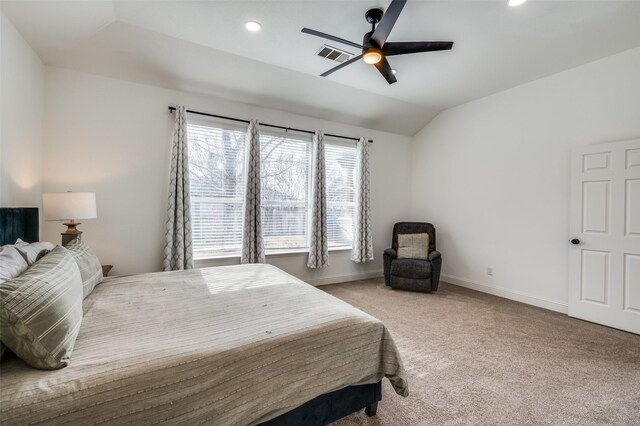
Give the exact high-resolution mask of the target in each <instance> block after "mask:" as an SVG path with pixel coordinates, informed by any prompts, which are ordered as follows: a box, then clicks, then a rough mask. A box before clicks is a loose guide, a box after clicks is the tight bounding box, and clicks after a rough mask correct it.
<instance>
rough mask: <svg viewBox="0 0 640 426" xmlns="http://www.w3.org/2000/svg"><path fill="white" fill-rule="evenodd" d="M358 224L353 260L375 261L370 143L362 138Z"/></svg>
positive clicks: (354, 237)
mask: <svg viewBox="0 0 640 426" xmlns="http://www.w3.org/2000/svg"><path fill="white" fill-rule="evenodd" d="M356 179H357V183H356V223H355V232H354V235H353V249H352V251H351V260H352V261H354V262H356V263H364V262H370V261H372V260H373V238H372V235H371V215H370V212H369V210H370V201H369V142H368V141H367V138H360V140H359V141H358V143H357V159H356Z"/></svg>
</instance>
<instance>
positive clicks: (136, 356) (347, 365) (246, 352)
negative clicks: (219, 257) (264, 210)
mask: <svg viewBox="0 0 640 426" xmlns="http://www.w3.org/2000/svg"><path fill="white" fill-rule="evenodd" d="M384 377H387V378H388V379H389V380H390V381H391V383H392V385H393V387H394V389H395V391H396V392H397V393H398V394H400V395H403V396H406V395H407V394H408V385H407V379H406V375H405V371H404V368H403V365H402V361H401V359H400V355H399V353H398V350H397V348H396V346H395V344H394V342H393V339H392V338H391V335H390V334H389V332H388V330H387V329H386V328H385V326H384V325H383V324H382V323H381V322H380V321H379V320H377V319H375V318H374V317H372V316H370V315H368V314H366V313H364V312H362V311H360V310H358V309H356V308H354V307H352V306H351V305H349V304H347V303H345V302H343V301H341V300H339V299H336V298H334V297H333V296H331V295H328V294H326V293H324V292H323V291H321V290H318V289H316V288H314V287H312V286H311V285H309V284H306V283H304V282H302V281H300V280H298V279H296V278H295V277H293V276H291V275H288V274H286V273H285V272H283V271H281V270H279V269H277V268H275V267H273V266H269V265H238V266H225V267H216V268H205V269H196V270H190V271H178V272H162V273H150V274H141V275H132V276H124V277H116V278H110V279H106V280H105V282H104V283H102V284H101V285H99V286H98V287H96V289H95V290H94V291H93V293H92V294H91V295H90V296H89V297H88V298H87V299H85V302H84V318H83V322H82V327H81V330H80V334H79V336H78V339H77V341H76V346H75V349H74V351H73V354H72V359H71V365H70V366H68V367H66V368H63V369H61V370H56V371H40V370H35V369H33V368H30V367H28V366H27V365H26V364H24V363H23V362H22V361H21V360H20V359H18V358H16V357H15V356H14V357H12V358H11V359H9V360H7V361H5V362H3V363H2V366H1V386H0V423H2V424H3V425H11V424H21V425H26V424H38V423H46V424H47V425H62V424H64V425H69V424H119V425H122V424H136V425H145V424H156V423H166V424H189V425H197V424H202V423H204V424H216V425H231V424H234V425H236V424H256V423H260V422H262V421H266V420H269V419H271V418H274V417H276V416H278V415H280V414H282V413H285V412H287V411H289V410H291V409H293V408H295V407H297V406H299V405H301V404H303V403H304V402H306V401H309V400H311V399H313V398H314V397H316V396H318V395H321V394H323V393H327V392H331V391H334V390H338V389H341V388H344V387H346V386H349V385H356V384H366V383H375V382H378V381H380V380H381V379H382V378H384Z"/></svg>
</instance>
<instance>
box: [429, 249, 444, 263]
mask: <svg viewBox="0 0 640 426" xmlns="http://www.w3.org/2000/svg"><path fill="white" fill-rule="evenodd" d="M440 258H442V255H441V254H440V252H439V251H438V250H434V251H432V252H431V253H429V260H430V261H432V262H433V261H434V260H437V259H440Z"/></svg>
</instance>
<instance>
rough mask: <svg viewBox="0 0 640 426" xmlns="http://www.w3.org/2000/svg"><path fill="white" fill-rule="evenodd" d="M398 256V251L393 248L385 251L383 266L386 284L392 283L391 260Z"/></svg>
mask: <svg viewBox="0 0 640 426" xmlns="http://www.w3.org/2000/svg"><path fill="white" fill-rule="evenodd" d="M396 257H398V254H397V253H396V251H395V250H394V249H392V248H388V249H386V250H385V251H384V254H383V255H382V260H383V263H382V265H383V267H384V283H385V284H386V285H391V262H392V261H393V260H394V259H395V258H396Z"/></svg>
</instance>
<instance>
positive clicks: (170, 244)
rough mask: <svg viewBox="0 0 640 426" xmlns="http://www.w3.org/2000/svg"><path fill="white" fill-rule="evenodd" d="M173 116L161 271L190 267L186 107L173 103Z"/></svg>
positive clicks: (191, 253)
mask: <svg viewBox="0 0 640 426" xmlns="http://www.w3.org/2000/svg"><path fill="white" fill-rule="evenodd" d="M175 115H176V123H175V126H174V128H173V148H172V151H171V166H170V169H169V202H168V207H167V232H166V234H165V245H164V261H163V266H164V270H165V271H176V270H181V269H192V268H193V247H192V245H191V204H190V202H189V154H188V148H187V111H186V108H185V107H184V106H177V107H176V112H175Z"/></svg>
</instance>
